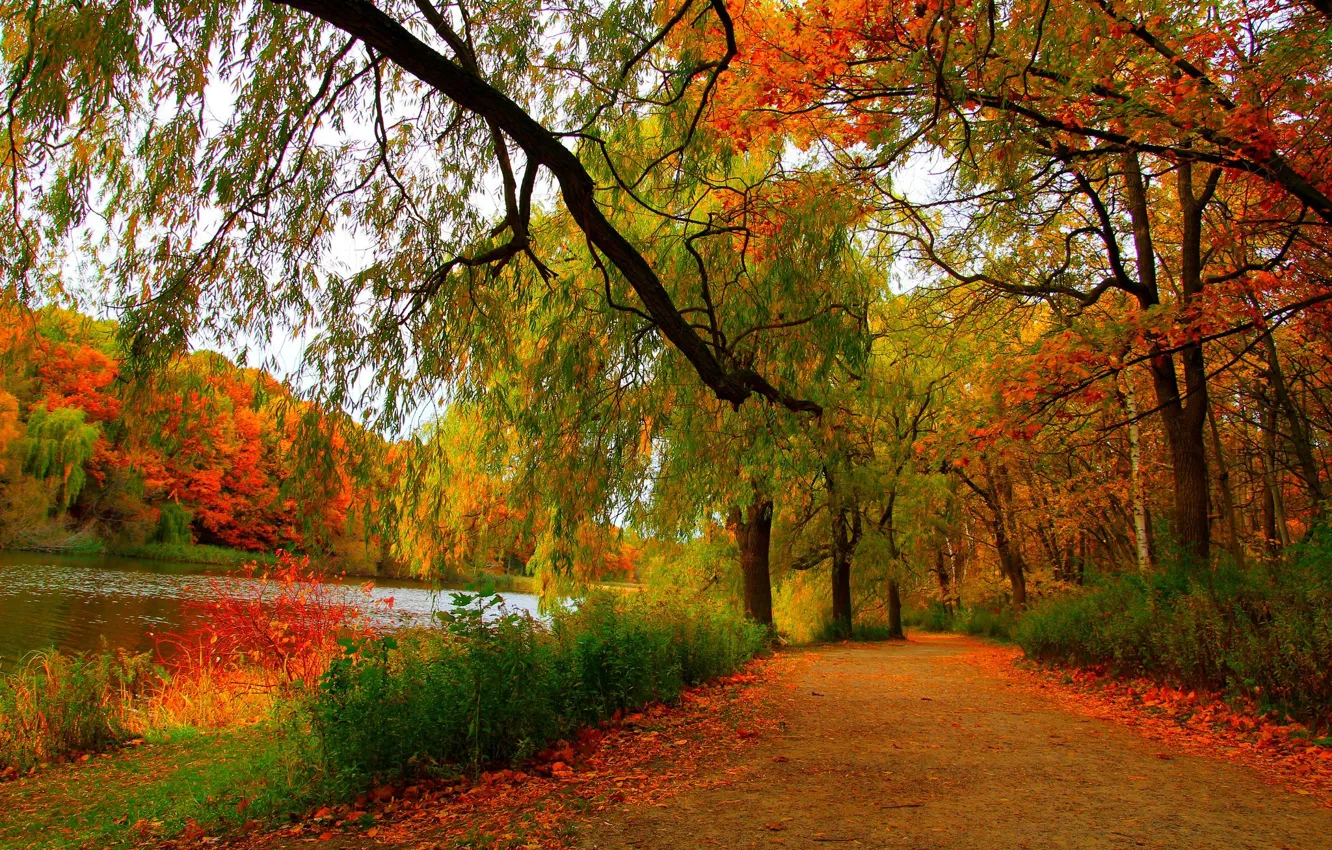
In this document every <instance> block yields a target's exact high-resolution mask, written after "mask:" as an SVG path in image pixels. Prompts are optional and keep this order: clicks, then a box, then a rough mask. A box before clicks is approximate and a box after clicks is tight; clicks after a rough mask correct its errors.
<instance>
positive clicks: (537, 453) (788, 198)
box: [408, 147, 879, 624]
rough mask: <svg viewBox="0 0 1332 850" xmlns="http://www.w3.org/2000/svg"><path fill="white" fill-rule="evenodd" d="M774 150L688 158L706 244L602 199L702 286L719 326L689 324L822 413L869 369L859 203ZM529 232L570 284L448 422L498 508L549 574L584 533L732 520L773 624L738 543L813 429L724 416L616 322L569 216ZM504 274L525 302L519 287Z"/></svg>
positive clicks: (731, 408) (762, 570) (644, 338)
mask: <svg viewBox="0 0 1332 850" xmlns="http://www.w3.org/2000/svg"><path fill="white" fill-rule="evenodd" d="M780 153H781V152H780V151H772V150H756V151H750V152H748V153H745V154H739V153H736V152H733V151H727V150H725V149H724V148H722V147H719V148H716V149H714V150H713V151H712V154H711V156H710V157H706V158H705V157H703V156H701V155H700V156H696V158H695V161H694V162H695V166H696V169H697V170H695V171H693V172H692V173H691V174H690V175H689V177H690V179H688V180H681V181H679V182H678V183H677V184H676V187H675V190H674V191H675V196H676V197H677V199H681V200H682V201H687V204H688V206H689V208H690V209H691V210H692V211H693V215H694V216H695V217H696V218H697V219H699V220H703V221H706V222H707V223H708V225H707V227H708V228H709V229H710V230H705V229H703V228H699V227H697V226H694V225H691V224H690V223H689V222H673V223H669V224H665V225H664V224H662V223H661V222H660V221H659V220H657V219H656V218H655V217H654V216H651V215H645V214H642V213H636V212H635V211H634V210H633V207H632V199H629V198H627V197H625V196H624V194H622V193H614V192H612V193H608V194H607V200H608V204H609V205H610V209H611V210H612V211H614V212H616V213H617V214H619V215H620V216H621V220H622V222H623V223H624V227H625V230H626V232H628V233H629V234H630V235H631V236H633V237H634V238H635V240H636V241H638V242H640V243H641V244H643V245H645V246H648V249H649V250H650V251H651V253H650V254H649V256H650V258H651V259H652V260H653V261H654V264H655V265H656V266H657V267H658V268H659V269H660V270H661V273H662V275H663V279H665V280H667V281H668V282H670V283H671V284H672V285H676V284H677V282H679V281H682V280H689V279H691V277H694V276H700V275H701V276H703V279H704V280H705V281H707V282H708V287H709V293H710V298H711V300H712V304H713V305H714V313H713V314H712V315H710V316H705V315H703V314H701V313H700V314H699V316H698V317H697V318H696V319H695V321H697V322H698V323H699V324H700V326H703V327H709V326H710V327H711V328H712V329H711V330H709V334H711V333H714V332H715V334H716V335H717V337H718V338H719V339H720V340H722V341H723V343H724V344H725V345H726V346H727V347H729V348H730V349H731V350H733V351H734V352H735V353H736V357H737V359H739V360H740V361H741V362H744V363H745V364H747V366H748V367H749V368H753V369H755V370H757V371H761V372H763V373H765V374H772V375H776V376H778V377H779V378H780V380H782V381H783V382H784V383H789V384H791V385H800V386H807V387H809V388H810V396H809V397H810V398H811V399H812V400H813V401H814V402H815V403H817V404H819V405H820V406H821V405H822V401H821V399H823V398H824V397H825V395H826V394H827V393H826V388H827V387H828V386H830V385H831V384H832V383H834V381H833V379H832V376H834V375H836V374H843V373H845V372H846V371H847V370H852V371H858V370H860V369H861V363H862V362H863V360H864V357H865V351H866V348H867V345H868V328H867V325H866V322H865V311H866V309H867V304H868V303H869V302H870V301H872V300H873V299H874V298H875V297H876V296H877V287H878V283H877V282H876V281H878V280H879V276H877V275H875V274H873V273H872V270H871V269H869V268H867V267H866V264H865V262H864V258H863V256H862V255H861V254H860V253H859V252H858V251H857V250H856V249H855V246H854V244H853V235H854V233H855V230H856V228H857V227H858V226H859V224H860V219H861V218H862V217H863V210H864V206H863V204H861V203H858V202H857V200H856V199H855V198H854V197H853V196H852V195H851V194H850V193H849V192H848V191H847V190H846V189H845V187H841V186H838V185H836V184H833V183H831V182H830V181H829V180H828V177H827V175H826V174H825V173H823V172H821V171H820V170H819V169H818V168H817V167H816V166H815V165H809V166H808V167H799V166H797V165H795V164H793V163H792V162H790V161H789V160H788V159H786V158H784V157H782V156H781V155H780ZM700 154H701V150H700ZM830 205H831V209H830ZM667 229H678V230H679V232H680V234H681V238H683V240H684V244H685V246H686V250H685V251H684V252H681V253H678V254H677V253H674V252H672V250H671V244H672V243H671V240H669V239H666V238H663V232H664V231H665V230H667ZM533 231H534V233H536V234H537V236H538V238H541V239H545V240H547V241H548V242H549V243H550V244H553V245H560V246H563V247H562V248H560V249H559V250H556V251H553V252H551V254H549V255H548V258H547V261H546V262H547V267H548V269H549V270H550V271H551V273H553V274H555V275H558V277H559V279H560V280H561V281H563V282H564V285H563V286H562V287H561V288H559V289H558V290H554V289H552V290H549V291H547V292H545V293H544V295H543V296H542V297H541V298H533V299H524V300H522V301H521V302H514V303H512V304H510V305H509V307H508V308H507V309H508V316H509V319H510V321H508V322H507V323H506V325H505V327H504V328H503V329H502V331H497V332H495V333H492V334H491V335H490V337H489V339H488V340H487V345H488V346H489V349H490V350H492V351H500V350H502V351H504V352H505V353H504V355H503V356H502V357H496V358H495V360H494V363H493V365H492V366H491V367H490V368H489V369H488V371H487V373H486V378H485V382H484V385H477V386H474V387H469V388H466V391H465V392H462V393H460V394H458V395H456V396H455V400H454V405H455V406H454V407H451V408H450V410H449V411H448V413H447V414H446V420H451V419H453V418H454V416H455V412H458V413H461V408H458V407H457V406H458V405H465V406H466V407H465V409H466V414H465V415H466V416H469V417H472V419H474V421H475V424H476V431H475V433H474V434H472V435H470V436H468V438H467V439H466V443H467V447H470V449H471V450H474V451H477V452H478V453H480V454H484V455H487V456H488V459H487V460H486V461H485V467H486V474H487V475H489V476H491V477H492V478H496V479H503V480H504V481H505V482H506V484H505V498H506V501H507V502H508V506H509V508H511V509H518V510H521V511H522V513H523V514H524V516H525V517H526V518H527V519H528V521H530V522H531V523H532V525H533V528H534V530H535V532H536V546H537V556H538V560H539V561H540V562H541V565H542V566H543V567H544V568H552V567H553V568H556V569H558V570H560V571H572V572H575V573H576V572H578V571H579V567H580V564H578V563H577V561H578V558H580V557H587V556H588V555H589V552H588V547H586V546H580V545H578V544H579V540H578V538H579V537H580V536H582V535H584V533H585V532H586V530H588V529H602V530H603V531H609V530H610V529H611V528H612V527H613V526H632V527H633V528H634V529H635V530H638V531H642V532H646V533H652V534H655V535H658V536H661V537H670V538H675V539H677V540H691V539H694V538H695V537H696V536H697V535H698V534H700V533H702V532H703V531H704V530H705V529H706V528H707V527H708V526H709V525H712V524H720V523H724V522H726V520H727V519H728V518H729V516H730V515H731V514H732V513H733V512H735V511H739V512H740V513H741V514H742V518H741V520H740V522H738V523H737V526H738V527H737V528H736V529H735V533H736V537H737V543H739V544H740V545H739V550H740V551H739V553H738V554H739V561H740V563H741V567H742V569H741V572H742V573H743V575H744V580H743V586H744V597H745V600H746V610H747V612H748V613H749V615H750V616H751V617H753V618H754V619H755V620H757V621H759V622H762V623H764V624H771V620H772V615H771V602H770V598H771V591H770V584H769V576H768V573H767V569H766V560H767V550H768V546H767V543H768V539H767V538H766V536H765V535H762V534H759V533H750V532H749V529H751V528H753V529H755V530H758V529H759V527H760V526H761V525H762V516H761V515H762V514H763V513H765V512H766V511H767V509H766V508H765V503H770V502H771V500H772V499H773V498H774V497H776V496H777V494H778V493H779V492H780V491H781V488H783V487H784V486H786V484H787V482H788V479H786V478H785V475H786V471H787V468H788V467H789V465H790V463H791V459H790V457H789V453H788V452H787V444H788V443H789V441H790V440H791V439H792V436H793V435H794V434H798V433H800V432H801V431H803V430H805V429H806V428H808V427H809V424H810V422H811V419H810V417H808V416H805V415H803V414H802V413H798V412H792V411H790V410H788V409H787V408H785V407H783V406H780V405H752V404H751V405H743V406H740V407H738V408H737V407H736V406H735V405H732V404H731V403H729V402H727V401H725V400H722V399H718V398H717V397H716V396H715V394H714V393H713V392H712V391H711V390H710V389H709V388H707V387H706V386H705V385H704V384H702V383H701V382H700V381H698V380H697V378H696V375H695V374H694V372H693V370H692V369H691V368H690V367H689V365H688V364H687V363H686V362H684V361H683V359H682V358H671V357H663V356H662V355H661V352H660V351H659V350H657V349H656V348H655V347H653V346H652V345H651V344H650V340H649V336H650V332H651V329H652V325H651V324H650V322H649V321H648V320H647V319H646V318H645V317H642V316H638V315H634V314H630V316H629V317H628V318H626V317H625V316H624V313H623V311H622V310H620V309H619V307H620V306H623V305H625V304H626V303H627V301H628V297H629V293H628V292H627V291H626V290H625V287H624V284H623V283H622V282H620V281H617V280H616V279H615V278H614V277H612V276H610V275H608V274H607V273H606V272H607V270H606V269H605V268H604V266H602V265H600V264H599V263H598V262H597V259H596V257H594V256H592V255H589V254H587V253H585V252H583V251H581V250H578V248H579V243H578V242H577V240H576V238H574V236H575V235H576V234H577V232H578V231H577V228H576V224H575V223H574V222H573V221H572V220H571V217H570V216H568V215H566V214H563V213H552V214H548V215H542V216H539V217H537V218H536V219H534V223H533ZM710 232H714V233H717V234H725V238H713V237H711V236H710V235H709V233H710ZM508 273H509V274H511V275H512V276H513V280H514V281H515V283H516V286H515V288H516V289H521V288H522V287H523V280H522V271H521V270H517V269H515V270H510V271H509V272H508ZM534 273H535V272H534ZM532 284H533V285H534V286H535V285H537V283H536V282H532ZM443 436H445V435H444V433H443V432H442V431H441V432H437V433H435V434H434V435H432V436H431V438H430V439H428V440H425V441H424V443H423V445H422V446H421V447H420V449H421V451H419V452H415V453H414V455H415V456H416V457H419V458H420V459H421V460H422V461H423V462H424V463H425V464H426V465H427V466H429V465H430V464H433V463H435V461H434V460H432V457H436V456H437V455H435V454H434V452H435V450H436V449H441V448H444V442H443V441H441V440H440V439H438V438H440V437H443ZM455 444H456V441H455ZM455 447H457V448H464V447H462V446H458V445H456V446H455ZM410 475H411V473H409V477H410ZM425 475H426V477H432V476H433V478H434V479H439V478H440V474H439V473H438V472H426V473H425ZM408 489H409V490H413V491H416V492H420V493H421V494H422V498H421V499H417V500H415V505H414V506H413V507H412V508H411V511H412V512H415V513H416V514H417V515H419V516H437V517H438V518H439V519H440V520H441V521H443V523H444V524H445V525H448V526H450V527H456V526H457V523H456V522H455V520H456V516H451V515H450V514H456V510H454V508H453V507H450V506H449V505H447V504H445V505H443V508H444V509H443V510H440V509H439V508H437V507H435V506H432V505H431V504H430V502H432V501H437V496H436V495H435V488H432V487H424V488H419V487H408ZM446 501H447V500H446ZM454 507H456V506H454ZM433 521H434V520H431V522H433ZM581 566H585V565H581ZM718 566H721V565H718Z"/></svg>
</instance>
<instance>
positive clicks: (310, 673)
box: [162, 551, 392, 690]
mask: <svg viewBox="0 0 1332 850" xmlns="http://www.w3.org/2000/svg"><path fill="white" fill-rule="evenodd" d="M277 554H278V562H277V564H275V565H260V564H258V563H253V562H252V563H250V564H247V565H245V566H244V567H243V568H242V569H241V570H240V572H239V573H238V574H236V575H234V576H232V577H230V578H227V579H211V580H210V581H211V585H212V594H211V598H210V599H209V600H207V601H206V602H203V603H201V604H200V605H199V606H198V608H197V615H198V617H197V619H198V620H199V621H200V625H199V626H198V627H197V628H195V629H193V630H192V631H189V632H187V633H185V634H183V635H170V636H167V637H165V638H164V639H163V641H162V642H163V643H164V644H167V645H168V646H169V647H170V650H171V651H170V652H168V653H164V655H165V656H166V661H167V663H168V665H169V666H170V667H171V668H172V669H173V670H174V671H175V672H176V673H177V674H186V675H193V676H198V675H200V674H204V673H212V674H217V673H236V672H243V673H246V674H249V675H247V676H246V679H247V681H249V682H250V684H251V686H252V687H255V688H258V689H262V690H272V689H274V688H278V687H285V686H289V685H292V684H295V683H301V684H304V685H306V686H314V685H315V684H316V683H317V682H318V680H319V677H320V676H321V675H323V672H324V670H325V668H326V667H327V666H328V662H329V660H330V659H331V658H333V657H335V656H336V655H337V654H338V653H339V652H340V651H341V647H340V645H339V643H338V641H339V639H341V638H346V637H350V638H361V637H365V636H367V635H368V634H369V633H370V632H372V631H373V630H374V626H373V624H372V623H371V620H370V618H369V617H368V616H367V609H368V607H369V605H370V604H371V598H370V590H371V584H369V583H366V584H364V585H361V586H360V587H349V586H346V585H342V584H337V583H334V582H332V581H330V577H329V576H327V575H325V574H324V573H322V572H321V571H320V570H318V569H317V568H314V567H311V566H310V559H309V558H308V557H302V558H297V557H296V556H294V555H292V554H290V553H287V552H282V551H279V552H278V553H277ZM384 604H389V605H391V604H392V600H386V601H385V603H384ZM229 678H232V679H233V680H234V676H233V677H229Z"/></svg>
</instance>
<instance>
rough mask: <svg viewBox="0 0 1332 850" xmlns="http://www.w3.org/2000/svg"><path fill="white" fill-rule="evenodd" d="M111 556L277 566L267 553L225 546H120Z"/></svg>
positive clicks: (219, 564) (194, 544)
mask: <svg viewBox="0 0 1332 850" xmlns="http://www.w3.org/2000/svg"><path fill="white" fill-rule="evenodd" d="M111 551H112V554H115V555H121V556H124V557H126V558H143V559H145V560H149V561H171V562H173V563H178V564H211V565H214V566H219V567H239V566H243V565H245V564H248V563H251V562H253V561H260V562H262V563H268V564H271V563H276V560H277V559H276V558H275V557H274V556H273V555H272V554H270V553H266V552H246V551H244V550H242V549H229V548H227V547H226V546H207V545H204V544H200V543H144V544H142V545H140V546H117V547H115V548H114V549H113V550H111Z"/></svg>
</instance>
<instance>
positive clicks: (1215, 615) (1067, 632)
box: [1017, 532, 1332, 719]
mask: <svg viewBox="0 0 1332 850" xmlns="http://www.w3.org/2000/svg"><path fill="white" fill-rule="evenodd" d="M1329 555H1332V546H1329V540H1328V537H1327V534H1326V532H1323V533H1321V534H1318V535H1315V536H1313V537H1312V538H1311V539H1310V540H1309V541H1308V542H1307V543H1306V544H1304V545H1302V546H1300V547H1298V548H1297V549H1295V550H1293V551H1292V552H1291V553H1289V556H1288V558H1287V560H1286V561H1285V562H1284V563H1279V564H1273V565H1270V566H1269V567H1266V568H1257V569H1250V570H1240V569H1237V568H1235V567H1234V566H1233V565H1229V564H1221V565H1218V566H1216V567H1213V568H1211V569H1205V568H1197V567H1191V566H1189V565H1187V564H1177V565H1174V566H1172V567H1170V568H1168V569H1165V570H1163V571H1162V572H1160V573H1157V574H1153V575H1150V576H1138V575H1121V576H1115V577H1111V578H1106V579H1102V580H1100V581H1098V582H1097V583H1096V584H1095V585H1094V586H1092V587H1090V588H1088V589H1087V590H1086V591H1084V592H1082V593H1079V594H1077V595H1072V596H1064V597H1059V598H1055V599H1050V600H1047V601H1045V602H1043V603H1042V604H1040V605H1038V606H1036V607H1035V608H1033V609H1032V610H1031V611H1029V612H1028V613H1027V615H1026V616H1025V617H1024V618H1023V619H1022V622H1021V626H1020V629H1019V631H1018V635H1017V637H1018V641H1019V643H1020V644H1021V645H1022V647H1023V649H1024V650H1025V651H1026V653H1027V655H1028V656H1030V657H1032V658H1037V659H1042V660H1052V661H1059V662H1064V663H1071V664H1083V665H1087V664H1093V665H1105V666H1107V667H1109V668H1110V669H1112V670H1114V671H1116V672H1119V673H1125V674H1135V675H1136V674H1142V675H1148V676H1152V677H1156V678H1159V679H1163V680H1169V681H1172V682H1176V683H1178V684H1180V685H1183V686H1186V687H1203V688H1210V689H1213V690H1220V691H1227V692H1231V693H1236V694H1244V695H1246V696H1250V697H1256V698H1258V699H1260V700H1262V701H1264V702H1266V703H1269V704H1272V705H1280V706H1283V707H1285V708H1287V709H1288V710H1290V711H1292V712H1295V713H1298V714H1302V715H1304V716H1306V717H1317V718H1321V719H1329V713H1330V712H1332V558H1330V557H1329Z"/></svg>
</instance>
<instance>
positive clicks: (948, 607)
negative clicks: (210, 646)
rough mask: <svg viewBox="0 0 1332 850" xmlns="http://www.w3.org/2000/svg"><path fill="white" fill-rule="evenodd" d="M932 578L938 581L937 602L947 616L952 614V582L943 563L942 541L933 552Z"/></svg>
mask: <svg viewBox="0 0 1332 850" xmlns="http://www.w3.org/2000/svg"><path fill="white" fill-rule="evenodd" d="M934 576H935V578H936V579H938V581H939V602H940V603H941V604H942V605H943V609H944V610H945V611H947V612H948V613H949V614H951V613H953V597H952V592H953V591H952V581H951V578H952V577H951V576H950V575H949V574H948V566H947V564H945V563H944V541H940V543H939V548H937V549H935V550H934Z"/></svg>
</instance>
